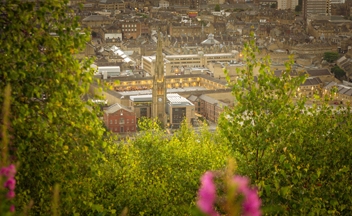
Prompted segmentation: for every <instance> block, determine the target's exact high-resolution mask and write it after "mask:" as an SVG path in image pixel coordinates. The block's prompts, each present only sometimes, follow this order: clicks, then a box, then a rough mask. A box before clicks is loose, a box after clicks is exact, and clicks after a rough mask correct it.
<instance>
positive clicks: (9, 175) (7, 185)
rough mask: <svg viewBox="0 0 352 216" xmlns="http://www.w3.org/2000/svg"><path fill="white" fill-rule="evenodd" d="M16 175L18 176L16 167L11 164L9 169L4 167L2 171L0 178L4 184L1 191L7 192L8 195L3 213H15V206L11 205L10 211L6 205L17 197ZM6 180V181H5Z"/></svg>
mask: <svg viewBox="0 0 352 216" xmlns="http://www.w3.org/2000/svg"><path fill="white" fill-rule="evenodd" d="M15 174H16V167H15V165H13V164H11V165H9V166H7V167H2V168H1V169H0V178H1V181H0V182H1V183H2V182H4V183H3V184H2V185H1V186H0V188H1V191H5V193H6V199H5V202H4V203H5V205H2V206H1V212H8V211H9V212H14V211H15V206H14V205H11V206H10V207H9V208H8V209H6V208H7V207H4V206H8V205H6V204H7V203H8V202H9V201H10V200H12V199H13V198H14V197H15V187H16V180H15ZM3 180H5V181H3Z"/></svg>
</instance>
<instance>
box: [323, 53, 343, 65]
mask: <svg viewBox="0 0 352 216" xmlns="http://www.w3.org/2000/svg"><path fill="white" fill-rule="evenodd" d="M338 58H339V54H338V53H337V52H325V53H324V56H323V59H324V60H326V61H327V62H329V63H333V62H334V61H336V60H337V59H338Z"/></svg>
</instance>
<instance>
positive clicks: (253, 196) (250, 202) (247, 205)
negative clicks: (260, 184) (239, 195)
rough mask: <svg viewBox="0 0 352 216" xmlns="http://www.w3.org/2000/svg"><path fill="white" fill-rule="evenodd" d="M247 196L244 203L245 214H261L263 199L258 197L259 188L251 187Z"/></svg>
mask: <svg viewBox="0 0 352 216" xmlns="http://www.w3.org/2000/svg"><path fill="white" fill-rule="evenodd" d="M245 196H246V198H245V200H244V203H243V213H244V216H260V215H261V211H260V205H261V201H260V199H259V197H258V194H257V190H255V189H249V190H248V191H247V193H246V195H245Z"/></svg>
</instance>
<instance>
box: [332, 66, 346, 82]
mask: <svg viewBox="0 0 352 216" xmlns="http://www.w3.org/2000/svg"><path fill="white" fill-rule="evenodd" d="M331 72H332V73H333V74H335V77H336V78H337V79H342V78H344V77H345V76H346V72H345V71H344V70H342V69H341V68H340V67H339V66H335V67H333V68H331Z"/></svg>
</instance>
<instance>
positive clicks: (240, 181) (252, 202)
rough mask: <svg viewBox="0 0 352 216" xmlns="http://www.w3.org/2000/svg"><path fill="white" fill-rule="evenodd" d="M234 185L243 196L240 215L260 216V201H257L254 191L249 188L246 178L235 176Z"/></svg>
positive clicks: (256, 194) (257, 197)
mask: <svg viewBox="0 0 352 216" xmlns="http://www.w3.org/2000/svg"><path fill="white" fill-rule="evenodd" d="M233 180H234V182H235V184H236V185H237V190H238V192H239V193H241V194H242V195H243V196H244V202H243V203H242V213H243V215H244V216H260V215H261V211H260V205H261V201H260V199H259V196H258V193H257V190H256V189H252V188H250V187H249V186H248V185H249V180H248V178H247V177H242V176H235V177H234V178H233Z"/></svg>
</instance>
